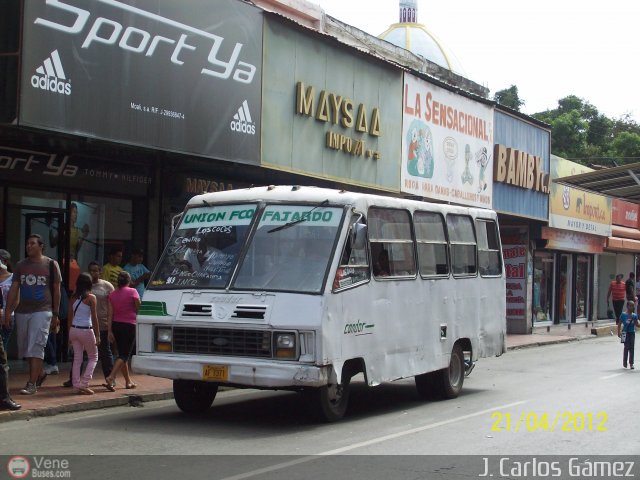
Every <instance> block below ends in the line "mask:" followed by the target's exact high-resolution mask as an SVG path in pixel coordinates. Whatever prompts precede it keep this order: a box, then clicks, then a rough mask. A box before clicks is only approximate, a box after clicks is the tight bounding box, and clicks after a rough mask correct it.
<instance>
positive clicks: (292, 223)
mask: <svg viewBox="0 0 640 480" xmlns="http://www.w3.org/2000/svg"><path fill="white" fill-rule="evenodd" d="M328 204H329V200H328V199H327V200H324V201H323V202H322V203H319V204H318V205H316V206H315V207H313V208H312V209H311V210H309V211H308V212H305V214H306V215H303V216H302V217H300V218H299V219H298V220H292V221H291V222H287V223H285V224H284V225H280V226H279V227H275V228H272V229H271V230H268V231H267V233H273V232H279V231H280V230H284V229H285V228H289V227H293V226H294V225H297V224H299V223H302V222H306V221H307V220H308V219H309V214H310V213H311V212H313V211H314V210H315V209H316V208H322V207H326V206H327V205H328Z"/></svg>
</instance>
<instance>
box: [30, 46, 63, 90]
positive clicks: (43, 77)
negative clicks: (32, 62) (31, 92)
mask: <svg viewBox="0 0 640 480" xmlns="http://www.w3.org/2000/svg"><path fill="white" fill-rule="evenodd" d="M31 86H32V87H33V88H39V89H41V90H46V91H49V92H52V93H64V94H65V95H71V83H70V82H69V81H68V80H67V77H66V75H65V74H64V68H62V62H61V61H60V55H59V54H58V50H54V51H53V52H51V55H49V57H48V58H45V60H44V62H42V65H40V66H39V67H38V68H36V74H35V75H33V76H32V77H31Z"/></svg>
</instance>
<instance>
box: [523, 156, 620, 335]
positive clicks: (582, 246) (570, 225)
mask: <svg viewBox="0 0 640 480" xmlns="http://www.w3.org/2000/svg"><path fill="white" fill-rule="evenodd" d="M590 170H591V169H589V168H588V167H585V166H584V165H580V164H577V163H575V162H571V161H569V160H566V159H564V158H561V157H557V156H555V155H551V179H552V182H551V196H550V203H549V226H548V227H546V228H543V231H542V238H543V239H545V240H546V248H545V249H543V250H541V251H540V252H539V254H538V255H537V258H536V262H537V263H538V265H543V264H545V263H546V265H547V267H546V269H544V274H543V275H541V276H540V282H539V287H537V288H539V289H540V291H546V294H547V298H548V299H550V302H549V304H548V305H547V309H548V310H549V312H551V314H550V316H549V318H546V319H544V320H543V319H537V318H536V323H535V325H538V326H544V325H548V324H567V325H568V326H570V325H571V324H575V323H585V322H588V321H593V320H596V319H597V318H598V315H599V314H598V306H597V305H598V301H597V299H598V297H599V296H601V295H602V274H601V273H600V269H599V268H598V267H599V263H598V259H599V258H601V257H602V255H603V253H604V251H605V250H604V249H605V244H606V240H607V238H608V237H609V236H611V218H612V199H611V198H610V197H606V196H604V195H599V194H595V193H590V192H587V191H583V190H579V189H577V188H573V187H569V186H567V185H563V184H561V183H557V182H556V181H555V180H556V179H558V178H561V177H566V176H570V175H574V174H579V173H584V172H586V171H590ZM549 285H552V287H551V286H549ZM545 286H546V287H545ZM607 287H608V282H606V285H605V286H604V288H605V290H604V294H605V296H606V288H607ZM605 313H606V312H605ZM605 317H606V315H605ZM603 318H604V317H603Z"/></svg>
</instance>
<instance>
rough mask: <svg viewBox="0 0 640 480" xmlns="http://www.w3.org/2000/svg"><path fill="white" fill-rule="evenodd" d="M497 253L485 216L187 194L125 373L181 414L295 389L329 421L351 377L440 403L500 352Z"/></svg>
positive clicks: (415, 205)
mask: <svg viewBox="0 0 640 480" xmlns="http://www.w3.org/2000/svg"><path fill="white" fill-rule="evenodd" d="M501 252H502V250H501V247H500V238H499V233H498V223H497V216H496V213H495V212H494V211H492V210H485V209H479V208H468V207H462V206H452V205H446V204H437V203H430V202H423V201H415V200H405V199H401V198H392V197H387V196H381V195H371V194H363V193H353V192H348V191H344V190H331V189H325V188H315V187H299V186H268V187H254V188H248V189H242V190H229V191H223V192H215V193H206V194H203V195H198V196H196V197H194V198H192V199H191V200H190V201H189V203H188V205H187V207H186V209H185V211H184V213H183V214H182V216H181V219H180V221H179V223H178V225H177V227H176V229H175V230H174V232H173V234H172V236H171V239H170V240H169V243H168V245H167V246H166V249H165V251H164V252H163V254H162V256H161V258H160V260H159V262H158V265H157V266H156V268H155V269H154V272H153V275H152V277H151V279H150V282H149V285H148V287H147V290H146V291H145V294H144V299H143V302H142V306H141V309H140V312H139V314H138V326H137V352H136V355H135V356H134V357H133V367H134V370H135V371H136V372H139V373H146V374H149V375H154V376H157V377H164V378H170V379H173V390H174V397H175V401H176V403H177V405H178V407H179V408H180V409H181V410H183V411H185V412H188V413H197V412H203V411H205V410H207V409H209V408H210V407H211V405H212V402H213V400H214V398H215V396H216V393H217V390H218V387H219V386H220V385H227V386H232V387H242V388H257V389H273V390H279V389H289V390H295V391H300V392H303V393H304V394H306V395H308V397H309V405H311V406H312V407H313V408H312V411H313V412H314V413H316V414H317V415H318V416H319V418H320V419H321V420H324V421H334V420H338V419H340V418H342V417H343V416H344V414H345V411H346V408H347V404H348V400H349V383H350V380H351V379H352V378H353V377H354V376H355V375H358V374H361V375H362V377H363V378H364V381H365V382H366V384H367V385H369V386H375V385H378V384H380V383H382V382H389V381H393V380H398V379H401V378H407V377H414V378H415V384H416V387H417V391H418V393H419V395H420V396H423V397H429V396H431V395H432V394H437V395H439V396H441V397H444V398H454V397H456V396H458V394H459V393H460V390H461V388H462V384H463V381H464V377H465V372H469V371H470V369H471V368H472V367H473V365H474V362H475V361H476V360H477V359H478V358H481V357H487V356H494V355H501V354H502V353H504V352H505V350H506V347H505V336H506V320H505V303H506V296H505V276H504V268H503V261H502V253H501Z"/></svg>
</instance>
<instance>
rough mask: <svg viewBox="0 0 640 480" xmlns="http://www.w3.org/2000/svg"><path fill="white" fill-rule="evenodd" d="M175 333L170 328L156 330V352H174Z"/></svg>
mask: <svg viewBox="0 0 640 480" xmlns="http://www.w3.org/2000/svg"><path fill="white" fill-rule="evenodd" d="M172 342H173V331H172V330H171V329H170V328H157V329H156V351H157V352H170V351H171V350H173V347H172Z"/></svg>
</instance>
